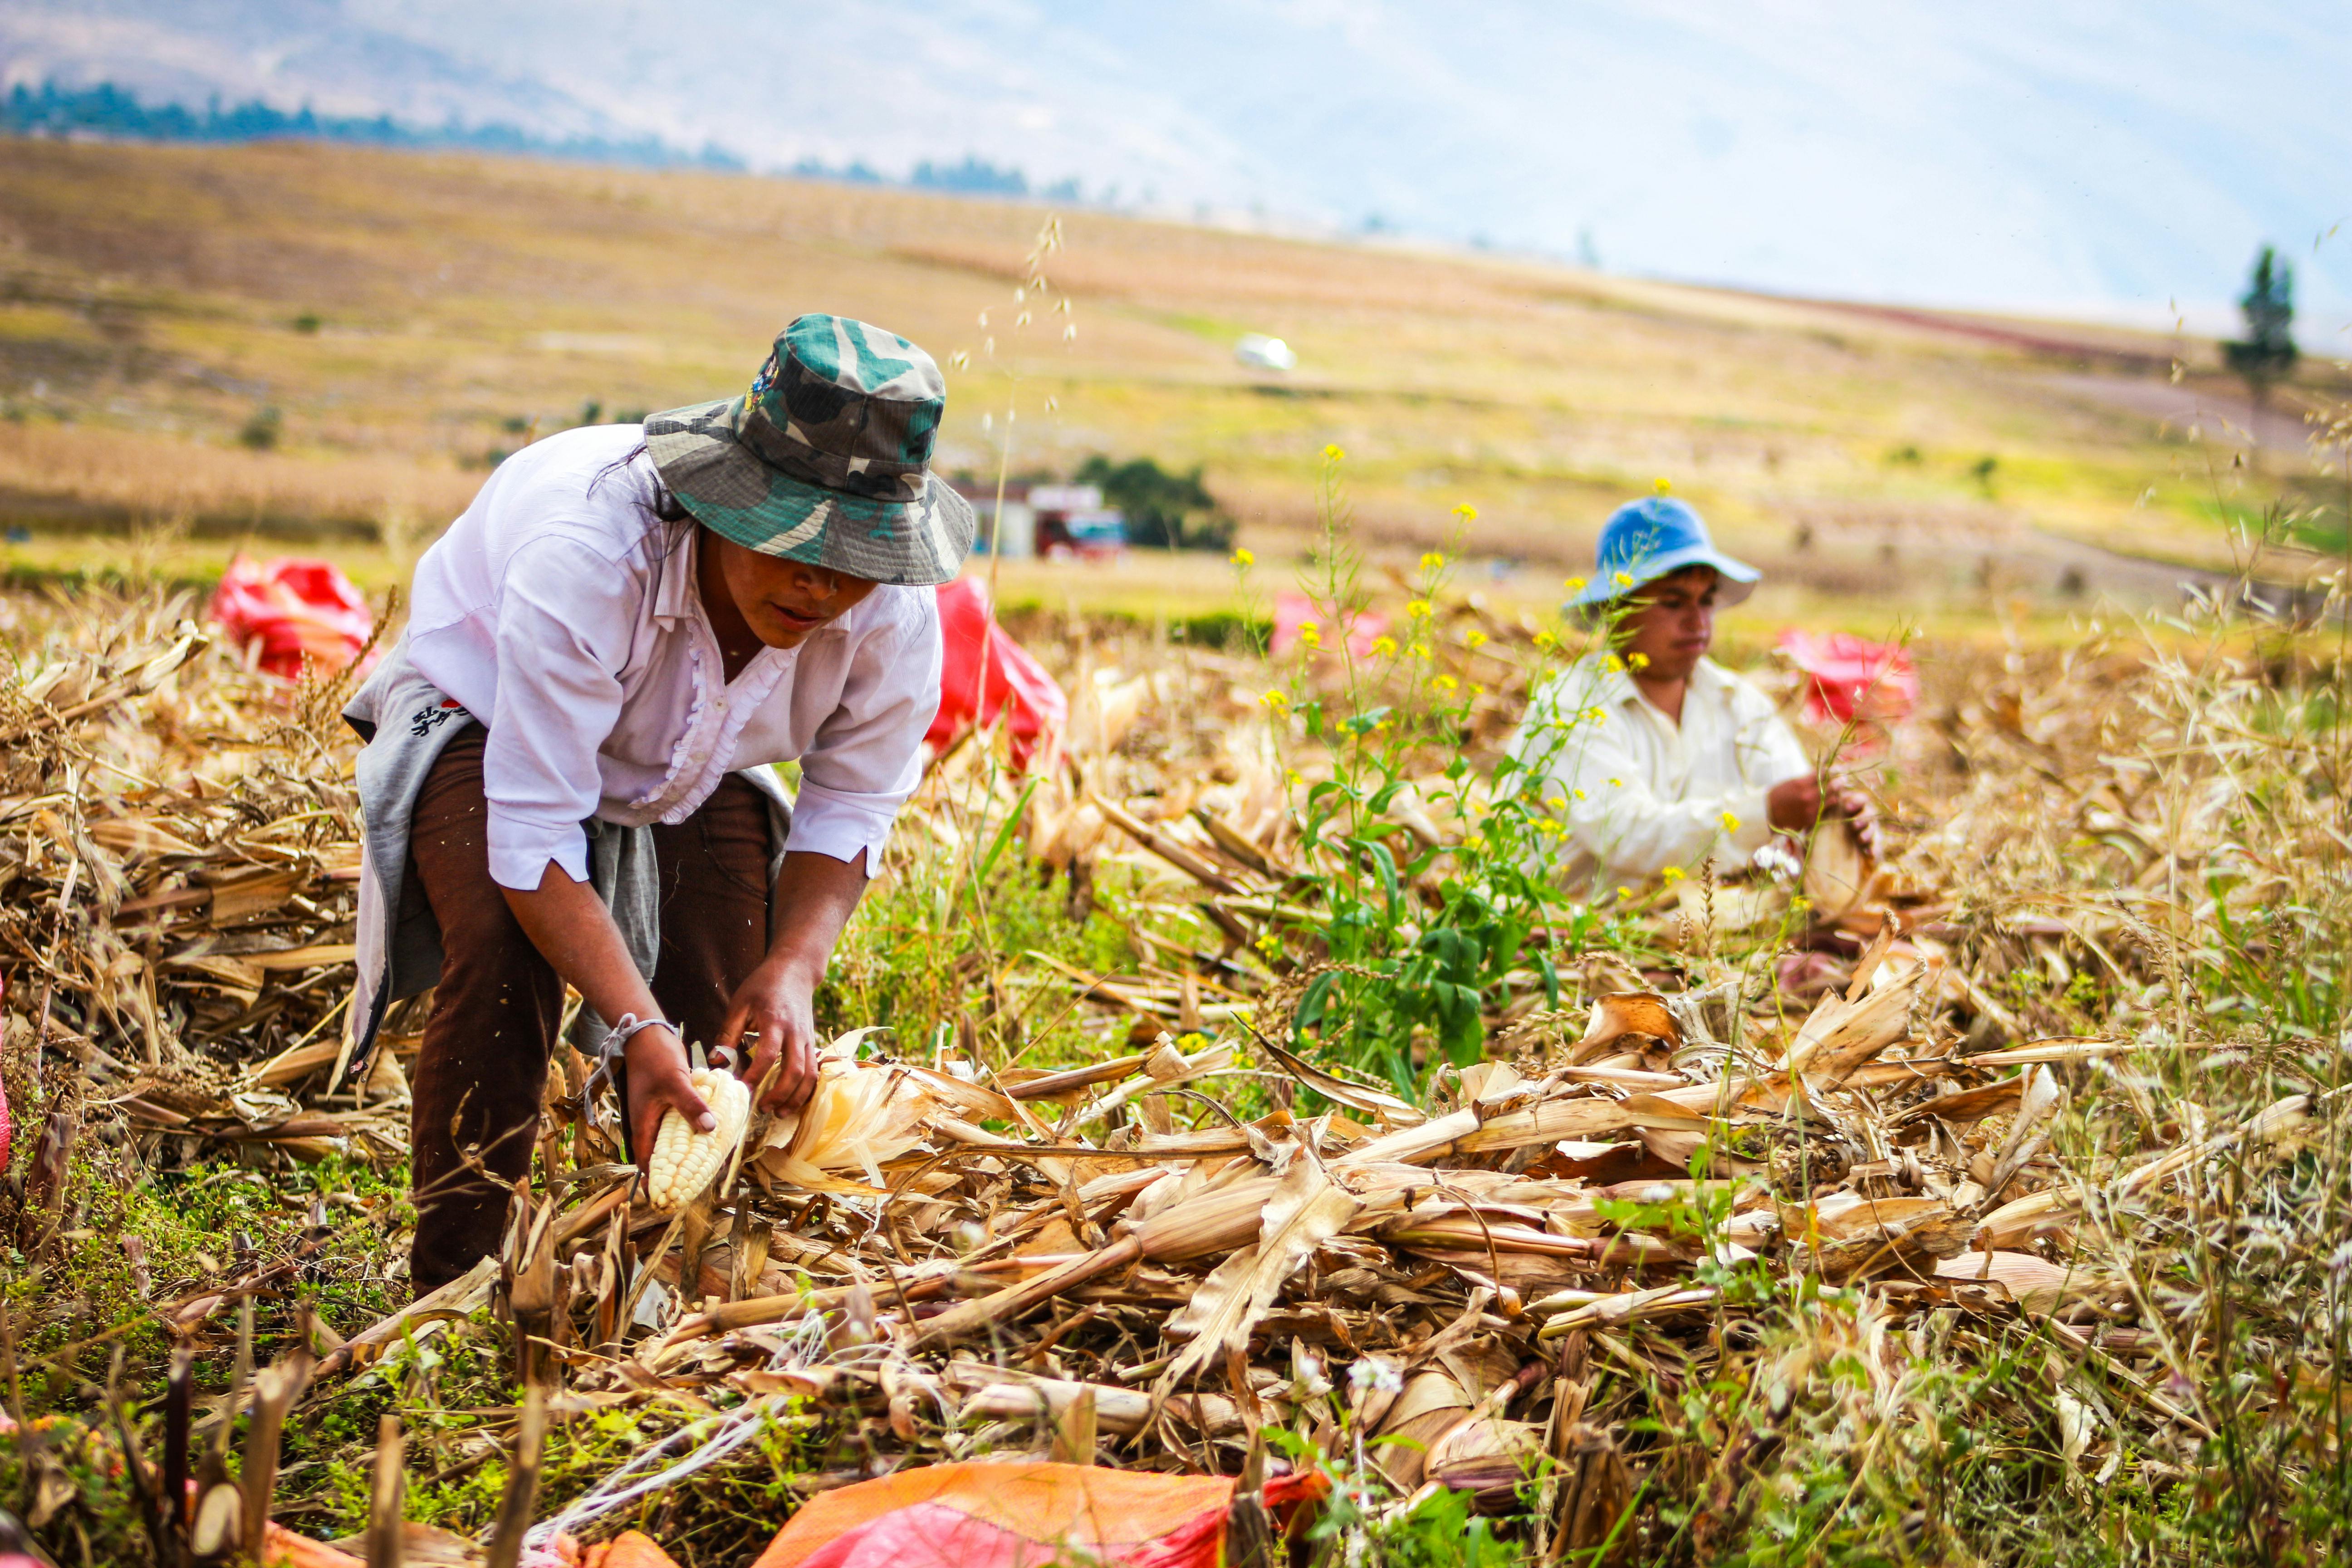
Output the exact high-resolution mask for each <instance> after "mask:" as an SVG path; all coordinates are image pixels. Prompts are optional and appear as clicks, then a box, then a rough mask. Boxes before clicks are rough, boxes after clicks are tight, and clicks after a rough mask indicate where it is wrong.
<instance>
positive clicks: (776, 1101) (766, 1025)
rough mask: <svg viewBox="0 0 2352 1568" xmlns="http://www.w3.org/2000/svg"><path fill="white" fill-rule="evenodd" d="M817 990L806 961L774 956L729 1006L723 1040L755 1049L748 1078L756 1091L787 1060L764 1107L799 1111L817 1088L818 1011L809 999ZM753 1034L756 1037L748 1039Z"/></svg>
mask: <svg viewBox="0 0 2352 1568" xmlns="http://www.w3.org/2000/svg"><path fill="white" fill-rule="evenodd" d="M815 989H816V982H815V978H814V976H812V975H810V974H808V973H806V972H805V970H804V969H803V966H802V965H800V964H798V963H793V962H792V961H791V960H790V959H789V958H786V957H780V956H777V955H773V954H772V955H770V956H769V958H768V959H767V961H766V962H764V963H761V965H760V967H759V968H757V969H755V970H753V971H751V974H750V975H749V976H748V977H747V978H746V979H745V980H744V982H743V984H741V985H740V986H739V987H737V989H736V992H735V995H734V998H733V999H732V1000H731V1001H730V1002H729V1004H728V1005H727V1022H726V1024H725V1026H722V1027H721V1028H720V1030H719V1040H720V1042H721V1043H723V1044H726V1045H729V1046H730V1047H735V1048H736V1049H737V1050H738V1052H739V1054H740V1050H741V1048H742V1047H743V1046H749V1047H751V1066H750V1067H749V1068H745V1069H744V1072H743V1079H744V1081H745V1082H746V1083H749V1084H750V1085H751V1088H752V1089H753V1090H754V1091H755V1092H756V1091H757V1090H758V1089H759V1087H760V1084H761V1080H763V1079H766V1077H767V1076H768V1069H769V1068H771V1067H773V1066H774V1065H775V1064H776V1063H777V1062H779V1061H781V1062H782V1064H783V1066H782V1069H781V1070H780V1071H778V1072H777V1074H776V1081H775V1082H774V1083H773V1084H771V1085H770V1086H769V1089H768V1093H767V1095H766V1097H765V1098H764V1099H762V1100H761V1102H760V1104H761V1109H762V1110H769V1111H780V1110H799V1109H800V1108H801V1107H802V1106H803V1105H805V1104H807V1103H808V1097H809V1091H810V1090H812V1089H814V1088H815V1087H816V1049H817V1038H816V1015H815V1011H814V1008H813V1007H812V1006H811V1005H810V1001H809V998H810V994H811V993H813V992H814V990H815ZM753 1036H756V1039H751V1038H747V1037H753ZM739 1042H740V1044H739Z"/></svg>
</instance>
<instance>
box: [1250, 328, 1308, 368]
mask: <svg viewBox="0 0 2352 1568" xmlns="http://www.w3.org/2000/svg"><path fill="white" fill-rule="evenodd" d="M1234 358H1235V359H1237V360H1239V361H1241V362H1242V363H1244V364H1245V365H1247V366H1249V367H1250V368H1251V369H1252V370H1297V368H1298V355H1297V353H1293V352H1292V350H1291V347H1290V345H1289V344H1288V343H1286V342H1283V341H1282V340H1281V339H1280V338H1269V337H1267V336H1265V334H1264V333H1263V332H1244V333H1243V334H1242V341H1241V342H1237V343H1235V344H1234Z"/></svg>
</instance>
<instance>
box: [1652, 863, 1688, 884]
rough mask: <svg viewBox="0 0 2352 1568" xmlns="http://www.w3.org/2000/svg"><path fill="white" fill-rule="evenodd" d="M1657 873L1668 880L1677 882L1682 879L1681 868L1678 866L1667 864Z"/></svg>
mask: <svg viewBox="0 0 2352 1568" xmlns="http://www.w3.org/2000/svg"><path fill="white" fill-rule="evenodd" d="M1658 875H1659V876H1661V877H1664V879H1666V880H1667V881H1669V882H1679V881H1681V880H1682V879H1683V868H1681V867H1680V866H1669V867H1667V868H1665V869H1664V870H1663V871H1661V872H1659V873H1658Z"/></svg>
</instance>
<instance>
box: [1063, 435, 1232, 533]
mask: <svg viewBox="0 0 2352 1568" xmlns="http://www.w3.org/2000/svg"><path fill="white" fill-rule="evenodd" d="M1077 481H1078V483H1080V484H1082V485H1093V486H1095V487H1097V489H1100V490H1101V491H1102V493H1103V500H1106V501H1108V502H1109V503H1110V504H1111V505H1113V506H1115V507H1117V508H1118V510H1120V511H1121V512H1122V513H1124V514H1125V516H1126V518H1127V542H1129V544H1136V545H1142V546H1145V547H1148V548H1151V549H1158V550H1223V549H1224V548H1225V547H1226V546H1228V545H1230V544H1231V543H1233V542H1234V520H1233V519H1232V518H1230V517H1227V516H1225V515H1224V513H1223V512H1222V511H1219V510H1217V498H1216V497H1214V496H1213V495H1211V494H1210V493H1209V490H1208V487H1207V486H1205V485H1203V484H1202V482H1201V470H1200V469H1199V468H1194V469H1193V470H1192V472H1191V473H1189V474H1171V473H1170V472H1169V471H1168V470H1167V469H1165V468H1161V467H1160V465H1159V463H1158V462H1157V461H1155V460H1153V459H1152V458H1134V459H1132V460H1131V461H1129V462H1125V463H1114V462H1112V461H1111V460H1110V459H1109V458H1106V457H1104V456H1103V455H1102V454H1101V453H1099V452H1097V454H1095V455H1094V456H1093V457H1091V458H1087V460H1086V462H1085V463H1084V464H1082V465H1081V466H1080V467H1079V468H1078V472H1077Z"/></svg>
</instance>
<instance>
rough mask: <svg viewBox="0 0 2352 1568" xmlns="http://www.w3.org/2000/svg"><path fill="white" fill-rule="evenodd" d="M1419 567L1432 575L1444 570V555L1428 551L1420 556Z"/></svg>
mask: <svg viewBox="0 0 2352 1568" xmlns="http://www.w3.org/2000/svg"><path fill="white" fill-rule="evenodd" d="M1454 510H1457V511H1458V510H1461V509H1460V508H1458V507H1457V508H1455V509H1454ZM1421 569H1422V571H1423V572H1424V573H1426V574H1430V575H1432V576H1434V575H1435V574H1438V573H1440V572H1443V571H1444V570H1445V557H1444V555H1441V554H1440V553H1438V552H1436V551H1434V550H1432V551H1429V552H1425V553H1424V554H1423V556H1422V558H1421Z"/></svg>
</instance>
